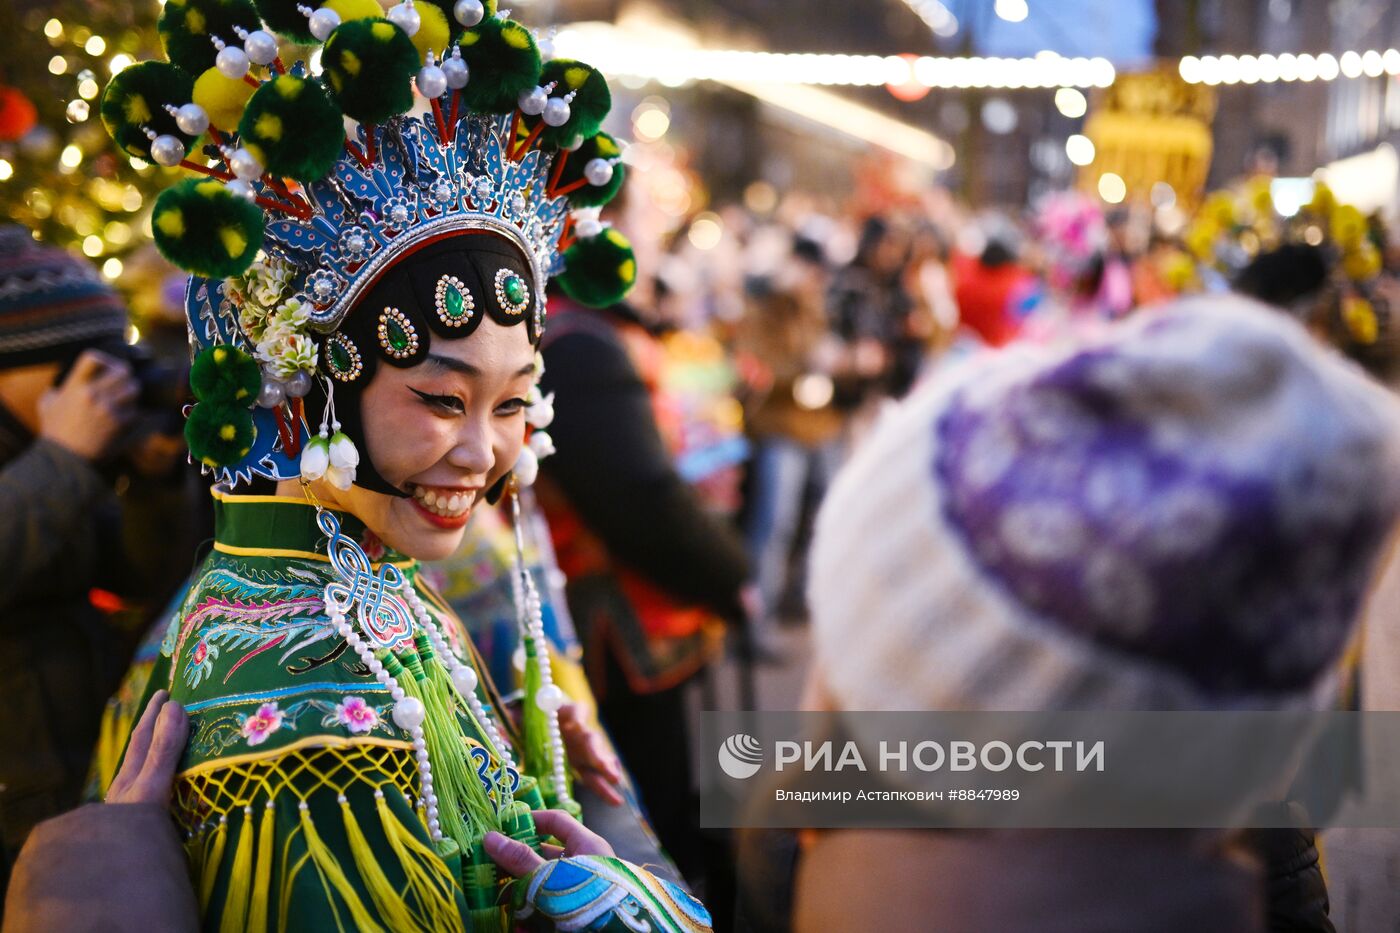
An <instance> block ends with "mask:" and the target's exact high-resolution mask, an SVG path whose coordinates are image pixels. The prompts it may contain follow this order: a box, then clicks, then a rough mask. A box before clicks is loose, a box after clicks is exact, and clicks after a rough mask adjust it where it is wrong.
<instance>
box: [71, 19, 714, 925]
mask: <svg viewBox="0 0 1400 933" xmlns="http://www.w3.org/2000/svg"><path fill="white" fill-rule="evenodd" d="M160 26H161V34H162V38H163V39H164V41H165V46H166V51H167V54H168V55H169V57H170V62H168V63H167V62H147V63H143V64H139V65H135V66H132V67H131V68H128V69H126V70H124V71H122V72H121V73H120V74H118V75H117V76H116V77H114V79H113V81H112V83H111V84H110V85H109V86H108V89H107V91H106V93H105V95H104V97H103V101H102V108H101V112H102V117H103V120H104V122H105V123H106V124H107V127H108V129H109V131H110V132H111V133H112V135H113V137H114V138H115V139H116V141H117V142H118V144H119V145H120V146H121V147H122V148H123V149H124V150H125V151H126V152H128V153H129V154H131V155H134V156H138V157H141V158H145V159H150V160H152V161H155V162H158V163H161V164H163V165H171V166H173V165H181V166H183V167H185V168H188V169H190V170H192V171H194V172H196V173H198V174H200V175H203V176H208V177H207V178H205V179H204V180H191V181H186V182H182V183H180V184H178V185H176V186H175V187H173V188H171V189H169V190H167V191H166V192H164V193H163V194H162V195H161V196H160V197H159V198H158V199H157V201H156V205H155V208H154V211H153V215H152V226H153V229H154V231H155V239H156V243H157V246H158V247H159V248H160V249H161V251H162V253H163V254H164V255H165V256H166V258H167V259H170V260H171V261H172V262H175V263H176V264H177V265H180V266H182V267H183V268H185V269H186V270H188V271H190V272H191V273H193V277H192V279H191V281H190V286H189V290H188V295H187V301H186V306H187V314H188V317H189V322H190V333H191V339H192V343H193V345H194V349H195V351H196V356H195V360H194V364H193V366H192V369H191V384H192V387H193V389H194V394H195V397H196V398H197V399H198V402H197V404H196V405H194V407H193V409H192V410H191V411H190V413H189V418H188V421H187V424H186V430H185V434H186V438H187V439H188V440H189V442H190V449H191V453H192V454H193V455H194V456H195V458H196V459H198V460H199V461H200V462H201V463H203V464H204V465H205V466H206V467H207V468H208V469H209V471H210V472H211V473H212V474H213V476H214V478H215V480H216V481H217V483H218V486H217V487H216V492H215V495H216V499H217V500H218V506H217V513H218V514H217V531H216V536H215V544H214V550H213V552H212V553H211V554H210V555H209V556H208V557H207V558H206V560H205V561H204V563H203V564H202V565H201V567H200V568H199V569H198V570H197V571H196V573H195V575H194V577H193V579H192V582H191V585H190V587H189V590H188V592H187V593H186V595H185V597H184V599H183V601H182V602H181V604H180V605H179V606H178V607H177V608H176V610H175V611H174V612H173V613H172V615H171V619H170V624H169V627H168V629H167V630H166V633H165V637H164V639H163V641H162V644H161V648H160V656H159V658H157V659H153V660H151V661H148V662H146V663H147V664H148V665H149V666H148V667H144V668H138V669H137V670H136V671H135V672H134V677H133V683H131V684H130V685H129V687H128V689H127V690H126V691H125V693H124V695H123V697H121V698H119V702H118V703H117V704H115V705H114V706H113V707H112V709H111V710H110V711H109V712H110V719H109V727H108V730H107V733H106V735H105V741H104V744H103V747H102V748H101V749H100V750H99V759H98V760H99V770H100V771H102V772H104V774H110V772H111V770H112V768H113V766H114V765H115V763H116V762H117V761H118V760H119V758H120V749H121V747H122V744H123V743H124V741H125V736H126V734H127V733H128V732H129V729H130V723H131V721H132V719H133V717H134V716H135V714H136V712H137V711H138V710H139V708H140V706H141V700H140V698H141V697H144V696H146V695H148V694H149V693H150V692H151V691H152V690H153V689H154V687H156V686H168V687H169V689H170V690H171V694H172V696H173V698H174V699H175V700H177V701H178V702H180V703H182V704H183V705H184V706H185V707H186V709H187V710H188V711H189V714H190V718H191V739H190V744H189V748H188V749H187V752H186V756H185V759H184V761H183V763H182V768H181V772H180V774H179V775H178V777H177V780H176V787H175V793H174V804H173V808H174V811H175V816H176V820H177V822H178V823H179V824H180V826H181V828H182V829H183V830H184V831H185V833H186V834H187V843H186V847H187V850H188V852H189V855H190V857H191V864H192V868H193V872H194V879H195V886H196V891H197V893H198V895H199V899H200V904H201V912H202V915H203V924H204V926H205V928H206V929H215V928H217V929H230V930H234V929H245V928H246V929H259V930H261V929H266V928H269V927H275V928H278V929H297V930H317V929H347V928H354V929H359V930H376V929H392V930H416V929H422V930H453V929H463V928H465V929H471V930H504V929H507V928H508V927H509V926H510V924H511V923H512V922H513V921H512V920H511V914H512V913H515V914H517V915H519V916H522V917H523V916H528V915H536V916H542V917H544V918H546V919H549V920H556V921H557V922H558V923H559V924H560V926H561V927H563V928H566V929H573V928H577V924H578V923H580V922H585V923H586V924H587V925H589V926H590V928H593V929H611V928H615V927H616V928H621V927H624V926H631V927H632V928H637V927H638V926H641V927H643V928H644V927H646V926H648V925H650V926H652V927H655V928H661V929H697V928H703V927H705V926H706V925H707V924H708V918H707V917H706V916H705V914H704V910H703V908H702V907H700V906H699V904H698V903H695V902H693V901H691V900H690V899H689V898H688V896H686V895H685V894H683V892H681V891H680V890H679V889H677V888H673V887H670V886H668V885H667V883H666V882H661V881H658V880H656V879H652V878H651V877H650V876H648V875H647V874H646V873H645V872H642V871H640V870H637V869H632V868H629V867H627V866H624V865H622V864H621V863H620V862H618V861H617V860H615V859H605V858H595V857H583V858H573V859H569V860H567V862H564V863H552V864H547V865H546V866H545V868H544V869H542V870H540V871H538V872H536V873H534V874H533V875H532V876H530V877H528V878H526V879H522V880H521V881H520V882H519V883H518V884H517V885H516V886H515V887H514V888H513V889H511V890H503V888H502V884H501V879H498V877H497V874H496V870H495V866H494V865H493V863H492V862H491V861H490V859H489V858H488V857H487V856H486V855H485V852H484V849H483V847H482V838H483V837H484V835H485V834H486V832H488V831H493V830H494V831H499V832H502V833H505V834H507V835H510V836H512V837H514V838H516V839H519V840H522V841H526V842H528V843H530V844H537V843H538V842H539V841H540V840H539V838H538V836H537V835H536V833H535V830H534V825H533V821H532V819H531V817H530V811H531V810H532V809H537V808H539V807H541V806H552V807H559V808H563V809H566V810H571V811H573V812H574V813H577V811H578V808H577V804H576V803H575V802H574V801H573V798H572V796H571V789H570V781H569V777H568V771H567V761H566V759H565V753H564V745H563V742H562V739H561V735H560V731H559V726H558V721H557V711H558V709H559V707H560V705H562V703H563V702H564V694H563V692H562V691H561V690H560V688H559V687H558V686H557V685H555V684H554V683H553V680H552V674H551V665H550V659H549V652H548V651H547V650H546V649H545V646H546V641H547V638H546V636H545V633H544V622H543V611H542V603H541V599H540V596H539V592H538V589H537V586H536V583H535V581H534V578H533V576H531V575H530V574H529V573H528V572H526V570H525V568H524V567H523V564H522V563H517V565H516V567H515V568H514V569H513V571H512V572H513V573H514V574H515V580H516V585H517V587H518V590H517V592H518V594H519V603H518V620H519V625H520V626H521V641H522V643H523V645H524V647H525V654H526V662H525V686H526V690H525V703H524V708H523V709H522V714H521V726H520V729H519V731H518V732H516V731H515V730H513V729H512V727H511V724H510V723H508V722H507V721H506V720H505V719H503V718H502V717H501V704H500V700H499V697H498V696H497V694H496V691H495V689H494V687H493V685H492V683H491V681H490V678H489V677H488V676H487V672H486V667H485V665H484V664H482V663H480V661H479V659H478V658H477V657H476V656H475V653H474V652H473V651H472V650H471V646H470V640H469V639H468V638H467V636H466V632H465V630H464V629H463V627H462V625H461V623H460V621H459V620H458V619H457V618H456V617H455V616H454V615H453V614H452V613H451V612H450V611H449V610H448V609H447V608H446V606H445V604H443V603H442V601H441V600H440V599H439V598H438V597H437V595H436V593H435V592H434V591H433V590H432V588H431V587H428V586H426V585H425V584H424V583H423V581H422V580H421V578H420V577H419V572H418V567H417V565H416V564H415V563H414V562H412V561H409V560H405V559H403V558H402V557H401V556H400V555H398V554H395V553H392V552H388V551H386V550H385V548H384V546H383V545H382V544H381V543H380V542H379V541H377V540H376V539H375V538H374V537H373V536H372V535H370V534H369V533H367V532H366V531H365V530H364V529H363V527H362V526H361V525H360V524H359V522H358V521H357V520H356V519H355V518H354V517H353V516H351V515H348V514H342V513H338V512H334V511H330V510H327V509H323V508H321V507H320V506H319V505H318V504H317V503H316V502H315V500H314V499H313V498H311V497H310V496H309V495H308V501H301V500H298V499H287V498H280V497H276V496H260V495H234V494H233V491H234V490H236V489H237V488H238V487H239V486H241V485H243V484H245V483H248V482H250V481H253V480H255V479H256V478H262V479H263V480H273V481H286V480H296V479H300V480H302V481H303V482H312V481H316V480H325V481H327V482H329V483H331V484H332V485H334V486H336V487H338V488H340V489H348V488H349V487H350V486H351V485H352V484H356V485H359V486H361V487H363V488H366V489H369V490H372V491H375V492H379V493H382V494H385V495H391V496H405V495H407V493H405V492H404V491H403V490H402V489H399V488H397V487H395V486H394V485H393V484H391V483H389V482H388V481H386V480H385V479H384V478H383V477H382V476H381V475H380V474H379V473H378V471H377V469H376V466H375V464H374V463H373V462H371V461H370V460H368V459H367V458H366V459H364V460H362V459H361V457H360V453H359V447H358V445H359V444H362V443H363V439H364V438H363V434H364V429H363V423H364V421H363V412H362V410H361V404H362V395H361V393H362V392H363V391H364V389H365V387H366V386H367V385H368V384H369V383H370V382H371V381H372V379H373V377H374V374H375V372H376V371H377V369H378V367H380V366H393V367H399V368H407V367H412V366H416V365H418V364H419V363H421V362H423V361H424V359H425V358H426V356H427V355H428V352H429V348H430V345H431V343H432V341H434V340H456V339H464V338H468V337H469V336H470V335H471V334H472V333H473V331H474V330H475V329H476V327H477V326H478V325H479V324H480V322H481V320H482V319H483V318H484V317H490V318H492V320H493V321H495V322H496V323H497V324H498V325H500V326H507V327H508V326H513V325H516V324H522V325H524V327H525V328H526V331H527V334H528V336H529V339H530V341H531V342H532V343H534V342H537V341H538V339H539V336H540V334H541V332H542V330H543V327H544V303H543V294H544V288H545V283H546V281H547V279H548V277H549V276H551V275H555V276H556V278H557V279H558V281H559V282H560V284H561V286H562V287H564V288H565V289H566V290H569V291H571V292H577V293H579V295H580V297H581V298H582V299H583V300H591V301H601V302H608V301H613V300H616V298H617V297H620V295H621V294H623V293H624V292H625V291H626V289H627V287H628V286H629V285H630V284H631V282H632V280H633V279H634V278H635V264H634V262H633V260H632V254H631V249H630V247H629V246H628V244H627V242H626V240H625V239H624V238H622V237H621V236H620V235H618V234H617V233H616V232H614V231H612V230H611V229H608V228H606V227H605V226H604V225H603V224H602V223H600V222H599V221H598V219H597V216H596V211H593V210H590V209H592V208H597V207H601V206H602V205H603V204H604V203H606V201H607V200H608V199H609V198H611V197H612V195H613V194H614V193H615V192H616V191H617V188H618V186H619V185H620V183H621V180H622V169H621V167H620V166H618V165H616V157H617V155H618V152H619V151H618V148H617V145H616V143H615V142H613V140H612V139H611V137H609V136H607V135H606V134H604V133H601V132H599V125H600V123H601V121H602V119H603V117H604V116H605V114H606V112H607V110H608V107H609V106H610V97H609V93H608V89H607V84H606V82H605V81H604V79H603V78H602V76H601V75H600V74H599V73H598V72H597V71H595V70H594V69H592V68H591V67H589V66H588V65H585V64H582V63H580V62H575V61H565V60H555V61H550V62H548V63H544V64H542V63H541V60H540V55H539V51H538V49H537V47H536V44H535V41H534V38H533V36H532V35H531V34H530V32H529V31H528V30H526V29H525V28H524V27H522V26H520V25H519V24H518V23H515V22H513V21H510V20H505V19H502V18H500V17H498V16H497V15H496V9H495V3H494V2H490V3H487V4H485V5H483V4H482V3H480V2H475V0H462V2H458V3H457V4H455V6H447V5H445V4H438V3H432V2H427V0H423V2H419V3H417V4H416V5H415V4H414V3H413V2H411V0H409V2H404V3H402V4H400V5H398V6H396V7H394V8H393V9H392V10H390V11H389V12H388V13H387V14H385V13H384V12H383V10H382V9H381V8H380V7H379V6H378V5H377V4H375V3H373V2H351V0H337V2H335V3H332V4H330V5H328V6H325V7H322V8H320V9H316V10H312V9H310V8H309V7H306V6H304V5H298V4H296V3H291V2H281V0H258V3H257V4H256V7H255V6H254V4H252V3H251V2H248V0H168V2H167V4H166V6H165V9H164V11H163V13H162V17H161V23H160ZM273 32H276V33H278V34H279V35H280V36H281V37H282V39H283V40H290V41H292V42H295V43H298V44H306V43H324V44H323V45H322V47H321V48H320V49H319V50H318V54H317V55H314V56H313V55H305V52H306V50H305V49H301V50H300V51H298V50H297V49H296V48H294V47H293V46H290V45H288V44H286V42H285V41H284V42H279V40H278V38H277V36H274V35H273ZM284 60H285V61H287V62H293V64H292V65H291V66H290V67H289V68H288V67H286V66H285V65H284ZM304 62H315V63H317V64H316V66H315V67H316V68H324V71H323V72H322V73H321V74H319V75H314V74H312V73H310V72H309V71H308V68H307V66H306V64H304ZM439 62H440V63H441V64H439ZM313 70H314V69H313ZM415 89H416V91H417V92H418V94H419V95H420V96H421V97H422V98H423V99H424V100H425V101H426V102H427V106H428V108H429V109H428V110H427V111H426V112H420V113H419V114H417V115H408V114H407V111H409V110H410V109H412V108H413V107H414V105H415V98H414V90H415ZM420 110H421V107H420ZM347 117H348V118H350V119H351V120H353V121H354V122H355V129H354V131H353V132H352V133H351V137H350V138H346V136H345V126H346V119H345V118H347ZM205 134H207V140H208V143H207V145H203V146H202V148H200V147H199V144H198V143H197V140H199V139H200V138H202V137H204V136H205ZM571 208H574V209H577V211H582V212H581V213H580V212H577V211H576V212H575V213H574V214H572V215H571V214H570V209H571ZM528 403H529V407H528V409H527V413H526V420H527V422H528V423H529V424H530V425H531V426H532V427H533V428H536V429H538V428H541V427H543V426H544V425H545V424H546V423H547V422H548V417H547V413H548V401H547V400H545V399H543V398H541V397H540V396H539V394H538V392H537V391H535V392H533V393H532V394H531V397H530V399H529V400H528ZM317 425H319V430H317ZM547 442H548V437H547V436H546V435H543V434H542V433H540V432H537V433H536V435H535V437H534V439H533V440H532V443H531V446H527V447H526V448H525V450H524V452H522V454H521V458H520V460H518V461H517V463H516V464H515V467H514V472H515V475H516V477H517V481H518V482H520V483H528V482H529V481H530V479H531V478H532V474H533V472H534V470H535V468H536V467H537V464H538V460H537V452H543V451H545V450H547V447H548V443H547ZM514 488H515V485H514V484H508V483H507V481H506V480H505V479H503V480H502V481H501V483H500V484H498V486H497V487H496V488H493V489H492V490H490V491H489V492H488V494H487V498H488V499H489V500H490V501H495V499H496V498H498V497H499V496H500V495H502V494H503V493H505V492H506V491H507V490H508V489H509V490H513V489H514ZM239 491H241V490H239ZM425 505H426V506H432V505H433V502H432V501H429V500H425ZM441 507H443V508H445V507H446V503H443V504H442V505H441ZM143 678H144V679H145V681H146V682H145V684H144V685H140V684H139V683H137V682H135V681H139V680H141V679H143ZM566 865H567V866H568V867H567V869H566V868H565V866H566ZM566 879H567V880H568V883H569V885H568V890H565V889H563V888H561V887H560V886H559V882H562V881H564V880H566ZM580 918H582V921H581V919H580Z"/></svg>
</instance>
